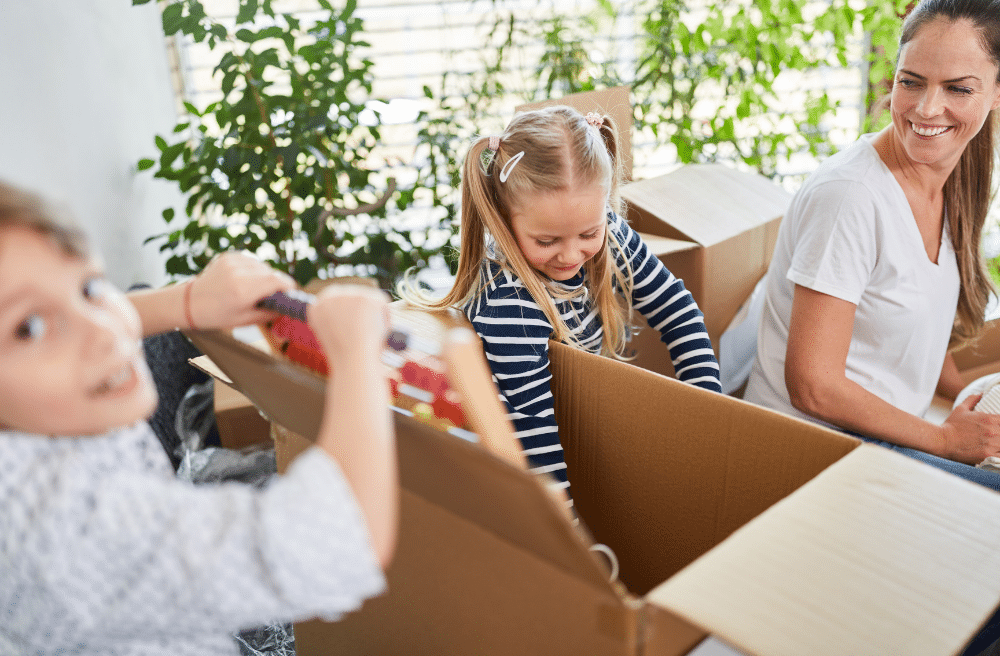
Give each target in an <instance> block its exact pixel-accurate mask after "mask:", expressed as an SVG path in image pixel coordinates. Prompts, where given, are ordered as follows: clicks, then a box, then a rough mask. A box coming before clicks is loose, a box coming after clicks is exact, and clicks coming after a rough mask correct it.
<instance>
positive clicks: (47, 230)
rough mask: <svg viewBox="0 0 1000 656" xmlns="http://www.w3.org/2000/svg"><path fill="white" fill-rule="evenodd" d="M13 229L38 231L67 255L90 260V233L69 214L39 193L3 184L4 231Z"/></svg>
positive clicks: (0, 201)
mask: <svg viewBox="0 0 1000 656" xmlns="http://www.w3.org/2000/svg"><path fill="white" fill-rule="evenodd" d="M9 226H19V227H24V228H30V229H32V230H37V231H38V232H39V233H41V234H43V235H46V236H47V237H49V238H51V239H52V241H53V242H54V243H55V244H56V246H58V247H59V248H60V249H61V250H62V251H63V252H65V253H66V254H67V255H73V256H76V257H80V258H86V257H88V256H89V254H90V247H89V243H88V240H87V236H86V234H85V233H84V232H83V230H81V229H80V227H79V226H78V225H77V224H76V222H75V221H74V220H73V218H72V217H71V216H70V214H69V212H68V211H66V210H65V209H64V208H62V207H59V206H57V205H53V204H52V203H50V202H48V201H47V200H45V199H44V198H42V197H41V196H39V195H38V194H35V193H32V192H30V191H26V190H24V189H20V188H18V187H15V186H14V185H12V184H8V183H5V182H3V181H0V229H4V228H7V227H9Z"/></svg>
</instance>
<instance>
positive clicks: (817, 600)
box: [647, 445, 1000, 656]
mask: <svg viewBox="0 0 1000 656" xmlns="http://www.w3.org/2000/svg"><path fill="white" fill-rule="evenodd" d="M997 517H1000V495H997V494H995V493H993V492H991V491H989V490H987V489H986V488H983V487H980V486H978V485H975V484H973V483H969V482H967V481H963V480H961V479H959V478H957V477H954V476H951V475H950V474H947V473H944V472H942V471H940V470H937V469H934V468H932V467H930V466H929V465H926V464H923V463H920V462H917V461H915V460H912V459H909V458H907V457H905V456H902V455H899V454H896V453H893V452H891V451H889V450H887V449H882V448H880V447H876V446H871V445H863V446H861V447H860V448H858V449H857V450H856V451H855V452H853V453H851V454H850V455H848V456H847V457H845V458H843V459H842V460H840V461H839V462H837V463H835V464H833V465H832V466H831V467H830V468H829V469H828V470H826V471H824V472H823V473H822V474H820V475H819V476H817V477H816V478H815V479H814V480H813V481H811V482H810V483H807V484H806V485H805V486H803V487H802V489H801V490H799V491H798V492H796V493H795V494H793V495H791V496H790V497H788V498H787V499H785V500H784V501H782V502H780V503H779V504H778V505H776V506H775V507H774V508H772V509H771V510H770V511H769V512H767V513H764V514H763V515H761V516H760V517H759V518H757V519H756V520H754V521H753V522H751V523H749V524H748V525H747V526H746V527H744V528H743V529H741V530H739V531H737V532H736V533H735V534H734V535H733V536H732V537H731V538H730V539H728V540H726V541H725V542H724V543H722V544H721V545H719V546H718V547H716V548H715V549H713V550H712V551H710V552H708V553H707V554H705V555H704V556H703V557H702V558H700V559H698V560H697V561H696V562H694V563H693V564H692V565H691V566H689V567H687V568H686V569H684V570H683V571H681V572H680V573H679V574H677V575H676V576H674V577H673V578H672V579H671V580H669V581H667V582H666V583H664V584H663V585H661V586H659V587H657V588H656V589H655V590H653V591H652V592H651V593H650V594H649V595H648V597H647V599H648V600H649V601H650V602H651V603H655V604H657V605H660V606H663V607H666V608H668V609H670V610H672V611H674V612H676V613H679V614H680V615H682V616H683V617H685V618H687V619H690V620H691V621H693V622H695V623H696V624H698V625H700V626H702V627H703V628H705V629H707V630H709V631H711V632H712V633H713V634H715V635H717V636H719V637H721V638H723V639H724V640H727V641H728V642H730V643H732V644H733V645H736V646H737V647H739V648H741V649H743V650H745V651H747V652H748V653H751V654H758V655H766V656H801V655H802V654H810V655H822V654H829V655H830V656H834V655H836V656H841V655H843V654H907V656H921V655H926V656H940V655H942V654H955V653H957V652H958V651H959V650H960V649H961V648H962V647H963V646H964V645H965V643H966V642H967V641H968V639H969V636H970V635H972V634H973V633H974V632H975V631H976V630H977V629H978V628H979V627H980V626H981V625H982V623H983V622H984V621H985V620H986V619H987V618H988V617H989V615H990V613H992V612H993V610H994V609H995V608H996V606H997V604H998V602H1000V576H997V572H998V571H1000V550H998V549H997V545H998V544H1000V522H997V521H996V518H997Z"/></svg>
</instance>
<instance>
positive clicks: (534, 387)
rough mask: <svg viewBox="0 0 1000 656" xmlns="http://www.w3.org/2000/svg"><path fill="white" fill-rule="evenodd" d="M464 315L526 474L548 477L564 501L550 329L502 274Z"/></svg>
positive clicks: (521, 291)
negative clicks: (519, 449)
mask: <svg viewBox="0 0 1000 656" xmlns="http://www.w3.org/2000/svg"><path fill="white" fill-rule="evenodd" d="M466 314H467V316H468V317H469V320H470V321H471V322H472V325H473V327H474V328H475V330H476V333H477V334H478V335H479V336H480V338H481V339H482V342H483V351H484V353H485V355H486V361H487V363H488V364H489V366H490V370H491V371H492V373H493V377H494V379H495V380H496V382H497V387H498V388H499V390H500V394H501V396H502V397H503V400H504V402H505V404H506V405H507V408H508V410H509V412H510V415H509V416H510V420H511V422H512V423H513V424H514V430H515V434H516V435H517V438H518V440H519V441H520V443H521V447H522V449H523V451H524V455H525V457H527V459H528V468H529V471H530V472H532V473H534V474H543V473H544V474H548V475H549V476H551V477H552V478H553V479H555V483H554V486H553V487H554V488H555V489H557V490H560V491H562V492H563V493H565V494H566V495H569V480H568V477H567V472H566V459H565V456H564V454H563V449H562V444H561V443H560V441H559V427H558V426H557V424H556V417H555V410H554V408H553V399H552V391H551V381H552V375H551V374H550V373H549V347H548V344H549V336H550V335H551V333H552V326H551V325H550V324H549V323H548V320H547V319H546V318H545V314H544V313H543V312H542V311H541V309H540V308H539V307H538V305H537V304H536V303H535V302H534V301H533V300H532V298H531V296H530V295H529V294H528V292H527V290H526V289H525V288H524V287H522V286H520V285H518V284H516V283H513V282H512V281H511V280H509V279H508V277H507V274H506V273H501V274H500V276H499V278H498V279H497V282H496V286H494V287H491V288H490V289H489V290H488V291H487V293H486V295H485V296H484V297H483V298H480V299H478V301H477V302H476V303H475V304H473V305H472V306H470V307H469V308H468V309H467V311H466ZM569 503H570V504H572V502H571V501H570V502H569Z"/></svg>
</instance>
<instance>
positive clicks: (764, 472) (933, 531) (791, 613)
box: [192, 333, 1000, 656]
mask: <svg viewBox="0 0 1000 656" xmlns="http://www.w3.org/2000/svg"><path fill="white" fill-rule="evenodd" d="M192 339H193V340H194V342H195V344H196V345H197V346H198V347H199V348H200V349H201V350H202V352H204V353H206V354H207V356H208V357H210V358H211V361H212V362H214V363H215V364H216V365H218V367H219V368H220V369H221V370H222V371H223V372H225V374H226V375H227V376H228V377H229V378H230V379H231V380H232V381H234V385H235V386H236V387H237V388H239V389H240V390H241V391H242V392H243V393H244V394H246V395H247V396H248V397H249V398H251V399H253V401H254V402H255V403H256V404H257V405H258V406H259V408H260V409H261V410H262V411H263V412H264V413H265V414H266V415H267V416H268V417H269V418H270V419H271V420H272V421H273V422H275V424H276V425H278V426H280V427H279V428H278V429H277V430H275V434H276V439H277V447H278V460H279V467H280V468H282V469H283V468H285V467H287V465H288V462H289V461H290V460H291V459H292V458H293V457H294V456H295V454H296V453H298V452H300V451H301V450H303V449H305V448H307V447H308V445H309V439H308V437H311V436H314V435H315V434H316V431H317V430H318V425H319V421H320V413H321V408H322V407H323V403H322V401H323V393H324V381H323V380H322V379H321V378H320V377H318V376H316V375H314V374H312V373H310V372H308V371H305V370H303V369H300V368H298V367H296V366H294V365H290V364H288V363H286V362H283V361H280V360H277V359H275V358H274V357H272V356H271V355H269V354H266V353H263V352H261V351H259V350H257V349H255V348H252V347H250V346H247V345H245V344H242V343H240V342H238V341H236V340H234V339H232V338H231V337H229V336H228V335H225V334H222V333H195V334H192ZM551 370H552V374H553V394H554V395H555V397H556V411H557V414H558V417H559V425H560V434H561V437H562V439H563V441H564V445H565V448H566V455H567V462H568V465H569V467H570V469H569V471H570V476H571V478H572V481H573V488H572V489H573V492H574V499H575V501H576V506H577V508H578V511H579V513H580V515H581V517H582V519H583V521H584V523H585V524H586V526H587V528H588V529H589V531H590V533H591V534H592V538H593V540H596V541H597V542H600V543H603V544H606V545H608V546H609V547H610V548H611V549H612V550H613V551H614V553H615V554H616V555H617V558H618V561H619V563H620V568H621V569H620V577H619V580H618V581H614V582H612V581H609V580H608V575H607V572H608V569H607V566H606V563H605V561H604V559H603V557H602V556H599V555H595V554H594V553H593V552H591V551H589V550H588V547H589V546H590V544H591V539H590V537H589V536H588V535H587V534H586V533H585V532H584V531H580V530H577V529H575V528H574V527H573V526H571V524H570V523H569V521H568V520H567V519H566V518H565V516H564V515H563V514H562V513H561V512H560V510H559V509H558V508H557V507H556V506H555V503H554V502H553V501H552V499H551V498H550V497H549V496H548V494H547V493H546V491H545V490H544V489H543V487H542V485H541V484H540V483H539V481H537V480H536V479H534V478H533V477H532V476H531V475H529V474H527V473H525V472H524V471H522V470H520V469H518V468H516V467H514V466H512V465H509V464H507V463H505V462H503V461H501V460H499V459H497V458H495V457H494V456H492V455H491V454H490V453H488V452H486V451H485V450H484V449H482V448H480V447H479V445H477V444H475V443H472V442H469V441H466V440H463V439H459V438H457V437H455V436H453V435H451V434H448V433H444V432H441V431H438V430H435V429H433V428H430V427H429V426H427V425H425V424H421V423H417V422H415V421H414V420H412V419H410V418H407V417H404V416H399V417H397V420H396V431H397V437H398V449H399V465H400V477H401V487H402V489H401V527H400V535H399V543H398V550H397V552H396V555H395V558H394V560H393V562H392V564H391V566H390V567H389V569H388V572H387V576H388V581H389V589H388V592H387V593H386V594H384V595H383V596H381V597H378V598H375V599H372V600H370V601H368V602H367V603H366V604H365V605H364V607H363V608H362V609H361V610H360V611H358V612H356V613H353V614H351V615H349V616H347V617H345V618H343V619H342V620H341V621H340V622H337V623H332V624H328V623H323V622H318V621H314V622H305V623H300V624H297V625H296V626H295V640H296V650H297V653H298V654H299V656H318V655H325V654H406V655H421V654H427V655H434V656H439V655H441V654H498V655H499V654H504V655H509V654H519V655H521V654H529V655H531V654H553V653H555V654H564V653H565V654H588V655H596V654H616V655H617V654H621V655H639V654H642V655H652V654H663V655H668V656H676V655H680V654H690V653H692V650H693V649H696V648H698V645H700V644H703V641H705V640H706V639H708V638H710V637H711V639H712V640H716V639H718V640H722V641H724V643H723V644H728V645H732V646H734V647H735V648H737V649H739V650H740V651H741V652H742V653H745V654H749V655H752V656H779V655H788V656H803V655H805V654H808V655H810V656H815V655H822V654H829V655H831V656H833V655H836V656H843V655H845V654H901V655H902V654H905V655H907V656H920V655H927V656H945V655H949V654H956V653H958V652H959V651H960V649H961V648H962V646H963V645H964V643H965V642H966V641H967V640H968V639H969V638H970V637H971V636H972V635H973V634H974V632H975V631H976V630H977V628H978V627H979V626H980V625H981V623H982V622H983V621H984V620H985V619H986V618H987V617H988V616H989V614H990V613H991V612H992V611H993V609H994V608H995V607H996V606H997V604H998V601H1000V577H998V576H996V572H997V571H1000V549H998V548H997V546H998V545H1000V521H997V519H996V518H998V517H1000V495H996V494H993V493H992V492H989V491H988V490H985V489H983V488H980V487H978V486H975V485H973V484H971V483H967V482H965V481H962V480H960V479H958V478H955V477H952V476H950V475H947V474H944V473H942V472H939V471H937V470H934V469H932V468H930V467H928V466H926V465H923V464H921V463H917V462H915V461H911V460H909V459H907V458H904V457H902V456H898V455H896V454H894V453H891V452H889V451H886V450H882V449H879V448H878V447H873V446H868V445H863V446H860V447H859V443H858V442H857V441H856V440H853V439H851V438H849V437H847V436H845V435H842V434H840V433H836V432H833V431H830V430H827V429H824V428H822V427H819V426H815V425H812V424H808V423H805V422H801V421H799V420H796V419H792V418H790V417H786V416H783V415H779V414H777V413H774V412H770V411H768V410H764V409H760V408H757V407H755V406H752V405H750V404H747V403H744V402H742V401H740V400H737V399H733V398H729V397H725V396H722V395H717V394H712V393H710V392H706V391H704V390H700V389H697V388H694V387H690V386H687V385H684V384H682V383H679V382H677V381H674V380H670V379H668V378H665V377H662V376H658V375H656V374H653V373H650V372H648V371H644V370H642V369H639V368H636V367H632V366H629V365H627V364H623V363H621V362H616V361H613V360H609V359H605V358H601V357H598V356H595V355H591V354H589V353H585V352H582V351H579V350H575V349H572V348H569V347H566V346H563V345H560V344H554V343H553V344H551ZM300 436H306V437H300ZM728 653H739V652H728Z"/></svg>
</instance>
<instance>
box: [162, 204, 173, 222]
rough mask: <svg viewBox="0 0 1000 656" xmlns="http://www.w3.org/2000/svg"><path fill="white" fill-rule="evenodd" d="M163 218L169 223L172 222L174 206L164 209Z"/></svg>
mask: <svg viewBox="0 0 1000 656" xmlns="http://www.w3.org/2000/svg"><path fill="white" fill-rule="evenodd" d="M163 220H164V221H166V222H167V223H170V222H171V221H173V220H174V208H172V207H168V208H167V209H165V210H163Z"/></svg>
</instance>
